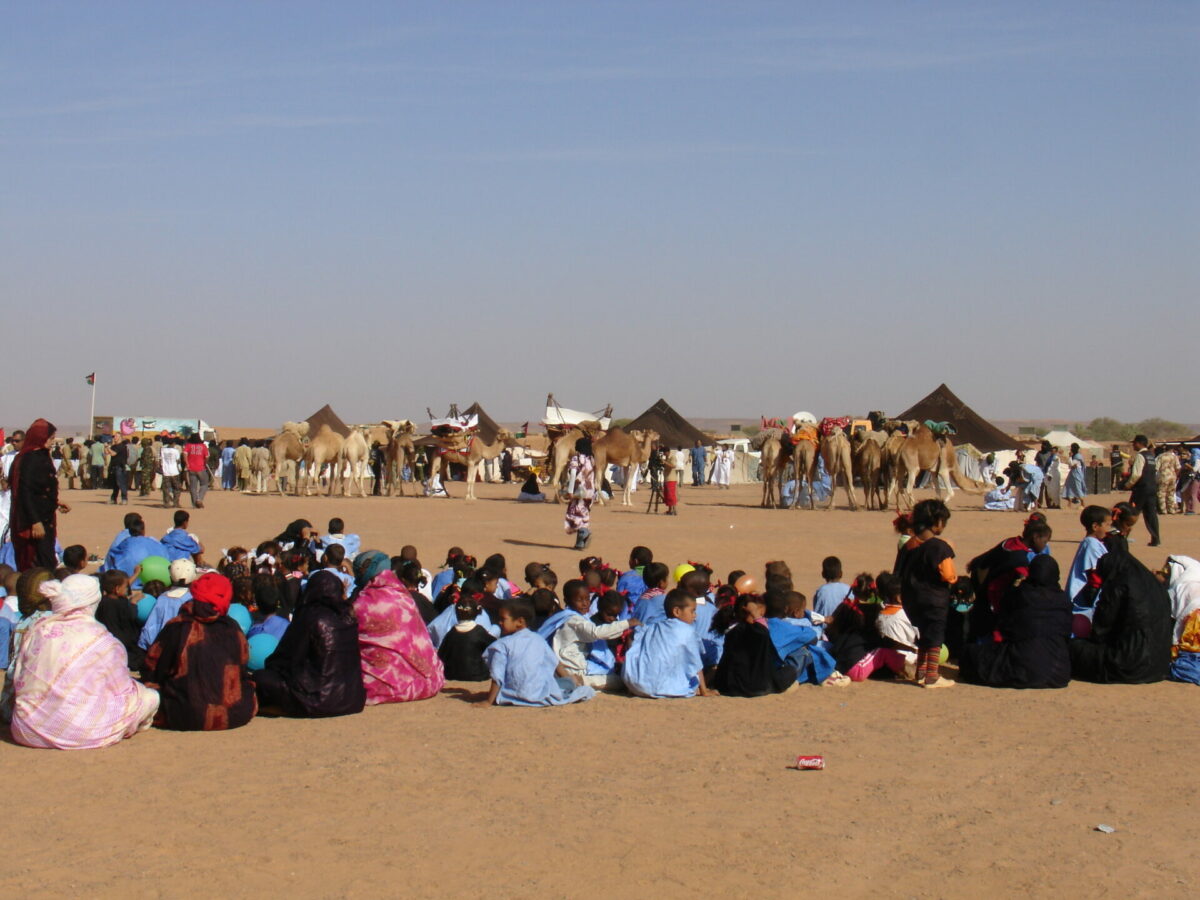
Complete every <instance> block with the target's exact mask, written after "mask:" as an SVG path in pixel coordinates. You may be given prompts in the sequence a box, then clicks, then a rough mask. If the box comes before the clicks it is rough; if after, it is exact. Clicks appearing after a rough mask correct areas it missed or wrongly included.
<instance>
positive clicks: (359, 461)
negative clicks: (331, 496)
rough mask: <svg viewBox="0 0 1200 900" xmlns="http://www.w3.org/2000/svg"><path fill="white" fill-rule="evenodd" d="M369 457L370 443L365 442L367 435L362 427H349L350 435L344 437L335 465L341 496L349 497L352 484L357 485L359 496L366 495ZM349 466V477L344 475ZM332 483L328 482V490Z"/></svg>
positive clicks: (331, 487)
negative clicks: (340, 485)
mask: <svg viewBox="0 0 1200 900" xmlns="http://www.w3.org/2000/svg"><path fill="white" fill-rule="evenodd" d="M370 459H371V445H370V444H368V443H367V435H366V433H365V429H363V428H351V429H350V436H349V437H348V438H346V440H345V442H344V443H343V444H342V449H341V452H340V453H339V454H338V458H337V462H336V464H335V465H336V467H337V474H338V480H339V481H340V482H341V484H342V496H343V497H349V496H350V492H351V490H352V488H353V486H354V485H356V484H357V485H358V493H359V496H361V497H365V496H367V487H366V484H365V479H366V470H367V463H368V462H369V461H370ZM347 466H349V467H350V473H349V475H350V477H349V478H346V477H344V475H345V473H346V467H347ZM332 489H333V484H332V480H331V482H330V491H331V492H332Z"/></svg>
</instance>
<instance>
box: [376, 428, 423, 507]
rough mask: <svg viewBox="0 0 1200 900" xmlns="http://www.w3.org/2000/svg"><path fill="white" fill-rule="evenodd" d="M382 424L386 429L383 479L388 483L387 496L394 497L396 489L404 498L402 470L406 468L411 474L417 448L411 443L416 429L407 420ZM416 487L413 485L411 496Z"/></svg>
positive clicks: (414, 492)
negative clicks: (385, 458) (385, 459)
mask: <svg viewBox="0 0 1200 900" xmlns="http://www.w3.org/2000/svg"><path fill="white" fill-rule="evenodd" d="M383 424H384V425H385V426H386V427H387V429H388V435H389V437H388V441H387V444H386V446H387V463H386V465H385V467H384V477H385V479H386V480H387V483H388V496H389V497H394V496H395V495H396V491H397V489H399V491H400V496H401V497H403V496H404V469H405V467H406V466H407V467H408V470H409V472H410V473H411V472H412V471H413V469H414V466H415V463H416V460H417V448H416V445H415V444H414V443H413V434H414V433H415V432H416V430H417V427H416V426H415V425H414V424H413V423H412V422H410V421H409V420H408V419H385V420H384V421H383ZM416 493H417V487H416V484H415V482H414V484H413V495H414V496H416Z"/></svg>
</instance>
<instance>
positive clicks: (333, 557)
mask: <svg viewBox="0 0 1200 900" xmlns="http://www.w3.org/2000/svg"><path fill="white" fill-rule="evenodd" d="M335 521H336V520H335ZM345 558H346V548H345V547H343V546H342V545H341V544H330V545H329V546H328V547H326V548H325V553H324V554H323V555H322V556H321V569H324V570H325V571H327V572H332V573H333V574H334V575H335V576H337V579H338V580H339V581H340V582H341V583H342V589H343V590H344V591H345V592H346V596H347V597H349V596H350V594H351V592H352V591H353V590H354V576H353V575H351V574H350V573H349V572H344V571H342V561H343V560H344V559H345ZM321 569H318V570H317V571H318V572H319V571H321Z"/></svg>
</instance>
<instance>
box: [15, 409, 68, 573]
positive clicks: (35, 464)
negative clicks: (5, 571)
mask: <svg viewBox="0 0 1200 900" xmlns="http://www.w3.org/2000/svg"><path fill="white" fill-rule="evenodd" d="M55 430H56V429H55V427H54V426H53V425H51V424H50V423H49V422H47V421H46V420H45V419H38V420H37V421H36V422H34V423H33V424H32V425H30V426H29V430H28V431H26V432H25V442H24V443H23V444H22V445H21V451H20V452H19V453H18V454H17V457H16V459H14V460H13V462H12V468H11V469H10V470H9V474H8V481H9V487H10V489H11V491H12V511H11V513H10V517H9V524H10V527H11V529H12V543H13V553H14V554H15V555H16V558H17V571H19V572H24V571H25V570H27V569H32V568H35V567H38V566H43V567H45V568H47V569H53V568H54V567H55V566H57V565H58V560H57V559H56V558H55V555H54V541H55V537H56V536H57V526H58V521H57V513H58V512H59V511H61V512H64V513H67V512H70V511H71V508H70V507H69V506H67V505H66V504H65V503H59V502H58V476H57V474H56V473H55V471H54V460H52V459H51V458H50V439H51V438H53V437H54V432H55Z"/></svg>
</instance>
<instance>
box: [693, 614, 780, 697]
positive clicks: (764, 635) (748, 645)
mask: <svg viewBox="0 0 1200 900" xmlns="http://www.w3.org/2000/svg"><path fill="white" fill-rule="evenodd" d="M765 612H766V606H765V605H764V604H763V602H762V599H761V598H760V597H757V596H755V595H754V594H743V595H742V596H741V597H738V600H737V606H736V607H735V609H734V616H735V617H736V618H737V619H738V624H736V625H734V626H733V628H731V629H729V631H728V632H727V633H726V634H725V646H724V649H723V650H722V652H721V661H720V663H719V664H718V665H717V672H716V676H715V682H714V684H713V687H715V688H716V689H717V691H719V692H720V693H722V694H726V695H728V696H730V697H762V696H764V695H765V694H779V693H782V692H783V691H786V690H787V689H788V688H790V687H791V686H792V685H794V684H795V683H796V670H795V668H794V667H792V666H789V665H786V664H784V665H783V666H780V665H779V655H778V654H777V653H776V652H775V644H774V642H772V640H771V632H770V631H769V630H768V629H767V626H766V625H764V624H763V623H762V621H760V620H761V618H762V616H763V614H764V613H765Z"/></svg>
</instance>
